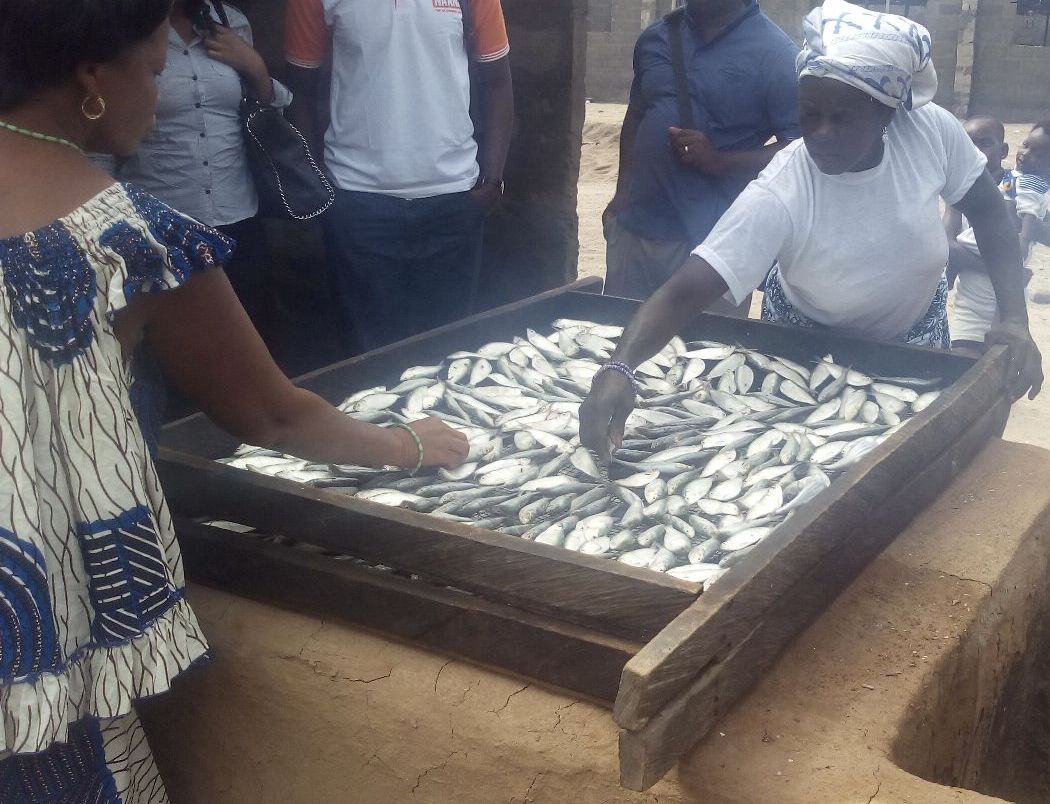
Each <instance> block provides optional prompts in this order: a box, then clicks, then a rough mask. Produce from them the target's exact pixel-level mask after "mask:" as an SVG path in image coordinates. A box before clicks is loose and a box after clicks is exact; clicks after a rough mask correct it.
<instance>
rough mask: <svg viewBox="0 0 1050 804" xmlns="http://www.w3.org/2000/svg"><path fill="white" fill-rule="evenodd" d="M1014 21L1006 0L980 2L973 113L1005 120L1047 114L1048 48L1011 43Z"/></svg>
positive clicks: (1049, 87) (1049, 107)
mask: <svg viewBox="0 0 1050 804" xmlns="http://www.w3.org/2000/svg"><path fill="white" fill-rule="evenodd" d="M1016 26H1017V13H1016V10H1015V6H1014V4H1013V3H1012V2H1010V0H981V2H980V3H979V4H978V7H977V23H976V31H975V39H976V41H975V44H974V66H973V85H972V88H971V98H970V112H971V113H974V114H977V113H981V114H994V115H996V116H998V117H1002V118H1004V119H1006V120H1007V122H1034V121H1035V120H1040V119H1043V118H1046V117H1050V47H1035V46H1029V45H1015V44H1013V37H1014V31H1015V30H1016Z"/></svg>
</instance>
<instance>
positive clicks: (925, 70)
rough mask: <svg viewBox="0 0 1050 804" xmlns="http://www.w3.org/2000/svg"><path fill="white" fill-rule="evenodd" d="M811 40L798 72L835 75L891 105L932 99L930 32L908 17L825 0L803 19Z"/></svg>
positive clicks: (934, 83) (912, 106) (934, 77)
mask: <svg viewBox="0 0 1050 804" xmlns="http://www.w3.org/2000/svg"><path fill="white" fill-rule="evenodd" d="M802 26H803V31H804V33H805V37H806V41H805V43H804V45H803V48H802V52H801V53H800V54H799V56H798V73H799V77H802V76H807V75H812V76H816V77H818V78H834V79H835V80H836V81H842V82H843V83H845V84H849V85H850V86H852V87H856V88H857V89H859V90H861V91H862V92H866V93H867V94H869V95H871V96H872V97H873V98H875V100H877V101H879V103H884V104H886V105H887V106H889V107H890V108H892V109H897V108H903V109H905V110H909V109H918V108H919V107H920V106H922V105H923V104H926V103H929V102H930V101H931V100H933V96H934V94H936V92H937V73H936V71H935V70H934V69H933V61H932V59H931V40H930V32H929V31H927V30H926V29H925V28H923V27H922V26H921V25H919V24H918V23H916V22H913V21H912V20H909V19H908V18H907V17H901V16H898V15H896V14H881V13H879V12H877V11H869V10H868V9H865V8H861V7H860V6H855V5H853V4H852V3H847V2H845V0H824V5H822V6H819V7H817V8H815V9H813V10H812V11H811V12H809V14H807V15H806V18H805V20H804V21H803V23H802Z"/></svg>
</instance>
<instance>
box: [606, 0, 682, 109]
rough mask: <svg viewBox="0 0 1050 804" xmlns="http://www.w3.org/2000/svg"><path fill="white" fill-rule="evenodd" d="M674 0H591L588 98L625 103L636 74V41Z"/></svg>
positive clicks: (669, 8)
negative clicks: (634, 65) (634, 62)
mask: <svg viewBox="0 0 1050 804" xmlns="http://www.w3.org/2000/svg"><path fill="white" fill-rule="evenodd" d="M673 6H674V0H587V89H586V91H587V97H588V98H590V99H591V100H592V101H597V102H601V103H624V102H626V101H627V95H628V93H629V92H630V89H631V79H632V78H633V77H634V69H633V64H632V62H633V57H634V43H635V42H636V41H637V39H638V34H640V33H641V32H642V31H643V30H644V29H645V28H647V27H648V26H649V25H650V24H651V23H653V22H655V21H656V20H658V19H659V18H660V17H661V16H663V15H664V14H666V13H667V12H668V11H670V10H671V9H672V8H673Z"/></svg>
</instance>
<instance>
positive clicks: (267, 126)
mask: <svg viewBox="0 0 1050 804" xmlns="http://www.w3.org/2000/svg"><path fill="white" fill-rule="evenodd" d="M212 5H213V7H214V8H215V11H216V13H217V14H218V15H219V21H220V22H221V23H222V24H223V25H224V26H226V27H227V28H229V27H230V20H229V17H227V15H226V9H224V8H223V4H222V2H221V1H220V0H214V2H213V3H212ZM242 88H243V85H242ZM241 126H242V129H243V132H244V145H245V149H246V150H247V153H248V166H249V168H250V170H251V173H252V179H253V180H254V182H255V191H256V193H257V194H258V196H259V214H260V215H262V216H264V217H268V218H284V219H288V220H296V221H306V220H310V219H311V218H316V217H317V216H318V215H321V214H323V213H324V212H326V211H327V210H328V208H329V207H331V206H332V204H334V203H335V190H334V189H333V187H332V184H331V182H329V181H328V177H327V176H325V174H324V172H323V171H322V170H321V169H320V167H318V165H317V162H316V161H315V160H314V157H313V154H311V153H310V147H309V146H308V145H307V144H306V138H305V137H303V135H302V133H301V132H300V131H299V129H297V128H296V127H295V126H293V125H292V124H291V123H289V122H288V121H287V120H286V119H285V117H284V115H283V114H282V113H281V112H280V110H278V109H276V108H274V107H273V106H271V105H270V104H268V103H263V102H262V101H260V100H258V99H257V98H253V97H251V95H250V94H249V93H248V92H247V90H246V89H245V92H244V97H243V98H242V100H241Z"/></svg>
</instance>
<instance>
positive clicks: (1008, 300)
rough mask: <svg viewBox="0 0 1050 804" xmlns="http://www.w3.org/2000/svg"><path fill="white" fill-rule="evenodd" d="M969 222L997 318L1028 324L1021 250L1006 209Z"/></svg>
mask: <svg viewBox="0 0 1050 804" xmlns="http://www.w3.org/2000/svg"><path fill="white" fill-rule="evenodd" d="M972 223H973V231H974V235H975V236H976V238H977V246H978V248H979V249H980V251H981V256H982V257H983V258H984V264H985V267H986V269H987V271H988V276H989V278H990V279H991V281H992V287H993V288H994V289H995V297H996V299H997V301H998V304H999V315H1000V317H1001V318H1002V319H1003V320H1004V321H1005V320H1008V319H1013V320H1015V321H1023V322H1025V323H1026V324H1027V322H1028V310H1027V308H1026V306H1025V300H1024V274H1023V272H1022V266H1021V249H1020V245H1019V243H1018V237H1017V234H1016V232H1014V231H1013V227H1012V226H1011V224H1010V220H1009V218H1008V217H1007V215H1006V210H1005V208H1002V209H1001V210H1000V211H998V212H996V211H991V212H990V213H989V214H988V217H987V218H984V219H981V218H977V219H974V220H973V221H972Z"/></svg>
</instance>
